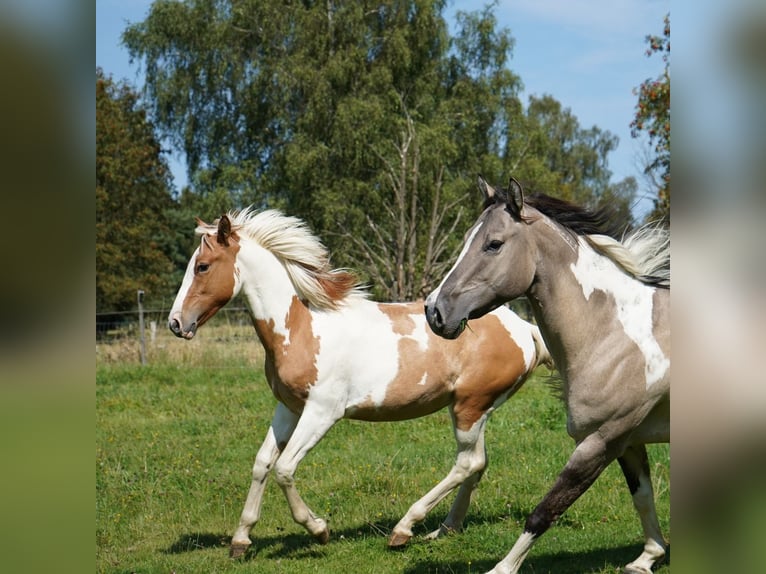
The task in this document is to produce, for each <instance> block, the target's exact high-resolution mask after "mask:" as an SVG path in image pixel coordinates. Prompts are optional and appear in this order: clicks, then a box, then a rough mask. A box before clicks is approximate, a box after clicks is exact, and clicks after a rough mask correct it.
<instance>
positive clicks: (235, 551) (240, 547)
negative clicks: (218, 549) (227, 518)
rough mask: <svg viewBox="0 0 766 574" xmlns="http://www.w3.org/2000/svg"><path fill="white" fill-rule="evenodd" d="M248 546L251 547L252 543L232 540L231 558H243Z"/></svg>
mask: <svg viewBox="0 0 766 574" xmlns="http://www.w3.org/2000/svg"><path fill="white" fill-rule="evenodd" d="M248 548H250V545H249V544H245V543H244V542H232V543H231V546H229V558H241V557H242V556H244V555H245V553H246V552H247V550H248Z"/></svg>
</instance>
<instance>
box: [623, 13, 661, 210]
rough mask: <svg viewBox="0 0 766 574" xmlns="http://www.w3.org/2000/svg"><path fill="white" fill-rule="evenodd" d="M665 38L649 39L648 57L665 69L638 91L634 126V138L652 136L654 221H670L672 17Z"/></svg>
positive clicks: (648, 170)
mask: <svg viewBox="0 0 766 574" xmlns="http://www.w3.org/2000/svg"><path fill="white" fill-rule="evenodd" d="M664 22H665V27H664V29H663V34H662V36H652V35H650V36H647V37H646V42H647V44H649V48H648V49H647V50H646V55H647V56H652V55H654V54H661V55H662V61H663V62H664V64H665V68H664V70H663V71H662V73H661V74H660V76H659V77H658V78H656V79H654V80H650V79H647V80H645V81H644V82H643V83H642V84H641V86H640V87H639V88H637V89H636V90H635V93H636V94H637V95H638V103H637V104H636V115H635V118H634V119H633V121H632V122H631V124H630V127H631V132H632V135H633V137H638V136H639V134H640V133H642V132H643V133H646V134H647V135H648V136H649V143H650V145H652V146H653V148H654V157H653V158H652V159H651V160H650V161H649V162H648V164H647V166H646V168H645V172H646V173H647V174H648V175H649V177H650V179H651V180H652V181H654V182H655V184H654V186H655V187H656V193H657V199H656V200H655V207H654V211H653V213H652V214H651V216H650V217H652V218H658V219H666V220H669V219H670V14H667V15H666V16H665V21H664Z"/></svg>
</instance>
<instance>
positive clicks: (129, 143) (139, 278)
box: [96, 69, 188, 311]
mask: <svg viewBox="0 0 766 574" xmlns="http://www.w3.org/2000/svg"><path fill="white" fill-rule="evenodd" d="M96 150H97V151H96V309H97V310H99V311H102V310H103V311H121V310H126V309H131V308H134V307H135V305H136V292H137V290H139V289H143V290H144V291H145V292H146V296H147V301H151V300H152V299H154V300H158V299H159V298H160V297H163V296H165V297H166V296H167V293H168V291H169V289H171V288H172V286H171V285H172V283H171V281H172V280H173V279H175V277H174V275H173V271H174V269H175V268H176V266H177V265H178V264H179V262H180V261H181V259H182V257H184V256H182V254H181V253H180V249H179V241H181V239H180V237H176V236H175V235H174V232H173V225H172V218H173V217H175V216H176V215H177V214H178V212H177V211H175V210H174V202H173V200H172V198H171V195H170V185H169V178H168V175H169V174H168V168H167V165H166V163H165V161H164V159H163V158H162V156H161V149H160V145H159V142H158V141H157V138H156V137H155V135H154V130H153V127H152V124H151V123H150V122H149V121H148V119H147V116H146V111H145V110H144V109H143V107H142V106H141V105H140V103H139V101H138V96H137V94H136V93H135V92H134V91H133V90H132V89H131V88H130V87H129V86H128V85H126V84H124V83H121V84H115V83H114V81H113V80H112V79H111V78H109V77H105V76H104V74H103V72H102V71H101V70H100V69H97V70H96ZM177 228H178V227H176V229H177ZM186 256H188V255H186ZM184 261H185V259H184Z"/></svg>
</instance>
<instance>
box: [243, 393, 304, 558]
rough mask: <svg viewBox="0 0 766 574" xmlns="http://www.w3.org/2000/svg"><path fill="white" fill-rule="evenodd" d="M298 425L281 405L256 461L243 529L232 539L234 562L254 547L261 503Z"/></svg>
mask: <svg viewBox="0 0 766 574" xmlns="http://www.w3.org/2000/svg"><path fill="white" fill-rule="evenodd" d="M297 422H298V417H297V415H295V414H293V413H291V412H290V411H289V410H288V409H287V408H286V407H285V406H284V405H283V404H282V403H279V404H278V405H277V409H276V411H275V412H274V418H273V419H272V422H271V426H270V427H269V432H268V433H267V434H266V439H265V440H264V441H263V444H262V445H261V448H260V449H258V454H257V455H256V457H255V463H254V464H253V479H252V482H251V483H250V490H249V492H248V493H247V500H246V501H245V507H244V508H243V509H242V514H241V515H240V518H239V525H238V526H237V529H236V531H235V532H234V536H232V538H231V546H230V548H229V555H230V556H231V557H232V558H238V557H239V556H242V555H243V554H244V553H245V552H246V551H247V549H248V548H249V547H250V544H251V541H250V530H251V529H252V528H253V526H254V525H255V523H256V522H258V519H259V518H260V516H261V500H262V499H263V491H264V489H265V487H266V479H267V478H268V476H269V471H270V470H271V468H272V467H273V466H274V462H275V461H276V460H277V458H278V457H279V453H280V450H281V449H282V448H283V447H284V445H285V444H286V443H287V441H288V440H289V438H290V435H291V434H292V432H293V430H294V429H295V425H296V423H297Z"/></svg>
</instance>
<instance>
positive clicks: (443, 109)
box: [123, 0, 613, 300]
mask: <svg viewBox="0 0 766 574" xmlns="http://www.w3.org/2000/svg"><path fill="white" fill-rule="evenodd" d="M445 4H446V3H445V2H444V0H382V1H381V0H378V1H373V0H362V1H350V0H325V1H324V2H300V3H295V2H290V3H284V2H277V1H276V0H242V1H239V2H236V3H234V2H229V1H226V0H190V1H188V2H183V3H182V2H177V1H174V0H157V1H156V2H155V3H154V4H153V5H152V8H151V10H150V12H149V14H148V15H147V18H146V20H144V21H143V22H140V23H137V24H133V25H131V26H129V27H128V28H127V29H126V31H125V33H124V35H123V41H124V43H125V45H126V46H127V48H128V51H129V52H130V54H131V58H133V59H134V60H135V59H140V60H141V61H143V62H144V67H145V73H146V82H147V84H146V88H147V90H146V93H147V96H148V101H149V102H151V106H152V116H153V117H154V118H156V121H157V126H158V128H159V129H160V130H161V133H162V134H163V135H164V136H166V137H168V138H169V140H170V141H171V142H173V143H174V144H175V145H177V146H178V147H179V148H180V149H183V150H184V151H185V153H186V155H187V157H188V158H189V169H190V181H192V182H193V188H194V189H193V191H192V193H194V194H196V195H198V196H200V197H201V198H204V201H201V202H200V205H204V206H213V205H220V206H221V208H222V209H221V210H223V209H228V208H231V207H241V206H244V205H247V204H255V205H256V206H257V207H261V206H266V205H269V206H274V207H281V208H284V209H285V210H287V211H289V212H290V213H291V214H293V215H297V216H300V217H302V218H304V219H305V220H307V221H308V222H309V224H310V225H311V227H312V228H313V229H314V231H315V232H317V234H318V235H320V236H321V237H322V239H323V240H324V241H325V242H326V243H327V246H328V247H329V248H330V251H331V252H332V253H333V258H334V262H335V263H336V264H338V265H343V266H349V267H353V268H355V269H357V270H359V271H361V274H362V275H363V279H365V280H367V281H368V282H369V283H371V284H372V285H373V288H374V294H375V296H376V297H379V298H381V299H387V300H401V299H413V298H416V297H420V296H422V295H424V294H425V293H426V292H428V290H429V289H430V288H432V287H433V286H434V284H435V283H436V281H438V280H439V279H440V278H441V276H442V275H443V272H444V271H445V265H447V264H448V263H449V262H451V261H452V260H453V259H454V256H455V255H456V253H455V251H456V250H457V249H458V248H459V246H460V235H461V233H458V232H462V231H463V230H464V229H465V227H466V226H467V225H468V223H469V221H470V220H469V218H467V217H465V216H466V205H471V206H476V207H475V209H477V210H478V207H479V202H478V201H473V198H474V197H476V192H475V190H474V189H473V188H474V186H475V181H476V175H477V173H482V174H484V175H485V176H486V177H488V178H490V179H493V180H495V181H502V180H507V179H508V176H509V175H511V173H513V175H516V176H517V177H518V176H521V178H522V179H523V178H525V177H526V175H527V174H528V175H529V176H530V177H531V178H532V179H533V180H534V181H536V182H540V183H545V184H550V187H546V188H545V190H546V191H549V192H552V193H556V190H557V187H558V186H561V185H566V186H568V188H567V189H569V188H571V190H574V191H573V192H572V193H575V192H576V193H577V194H579V195H578V197H586V196H587V197H588V198H589V199H590V196H588V190H591V193H592V194H597V195H599V196H600V195H603V194H604V193H605V190H604V189H603V188H604V185H603V182H602V180H603V178H604V177H606V180H607V181H608V178H609V174H608V170H606V168H605V166H606V154H607V153H608V152H609V151H611V149H612V147H610V145H611V146H613V144H611V143H610V142H612V139H610V138H611V137H612V136H610V135H609V134H608V133H602V132H600V131H598V130H596V131H593V132H590V131H588V130H580V129H579V126H577V124H576V120H575V121H574V123H573V124H572V122H571V121H570V124H572V125H573V126H574V129H573V130H570V132H571V133H569V134H568V135H567V138H568V139H566V145H567V146H569V147H567V149H562V150H560V153H559V156H560V158H559V159H556V160H555V161H545V160H540V161H539V163H538V164H535V163H533V161H532V158H533V155H532V154H533V152H530V153H529V155H528V156H527V159H526V160H525V161H523V162H520V163H519V161H518V159H519V158H518V156H517V154H518V153H521V148H520V147H519V145H516V144H519V142H520V141H521V144H520V145H522V147H523V141H522V140H524V138H525V137H526V138H527V139H528V140H530V141H533V142H534V143H535V145H536V146H537V148H531V149H534V151H535V153H536V151H537V150H538V149H544V150H545V153H547V154H548V156H550V157H551V158H552V157H553V156H554V155H555V154H554V148H555V147H556V146H557V145H559V144H560V141H559V140H555V139H551V138H552V136H551V133H552V132H555V130H549V129H548V128H550V127H551V126H552V122H553V121H554V120H555V119H556V118H558V117H561V116H562V112H561V110H560V105H559V110H558V112H555V110H554V112H555V113H552V114H549V116H550V117H548V116H545V118H543V119H540V118H537V117H536V115H535V114H534V113H533V114H531V115H528V114H527V113H526V112H525V110H524V109H523V106H522V104H521V102H520V101H519V97H518V93H519V90H520V88H521V82H520V79H519V78H518V77H517V76H516V75H514V74H513V73H512V72H511V71H510V70H509V68H508V63H509V60H510V56H511V51H512V48H513V39H512V37H511V36H510V32H509V31H508V30H505V29H502V30H498V29H497V22H496V20H495V17H494V13H493V6H492V5H490V6H488V7H486V8H485V9H483V10H481V11H478V12H471V13H459V14H458V16H457V29H456V33H455V34H454V36H450V35H449V33H448V28H447V25H446V22H445V20H444V18H443V16H442V12H443V10H444V7H445ZM264 23H268V25H265V24H264ZM551 102H555V100H552V98H550V99H549V100H545V104H546V105H548V104H551V105H553V104H552V103H551ZM567 113H568V111H567ZM543 115H544V114H543ZM564 115H565V114H564ZM569 115H570V116H571V114H569ZM570 119H571V118H570ZM594 129H595V128H594ZM519 134H520V135H519ZM516 138H520V139H516ZM517 163H518V166H517V167H518V168H519V170H520V171H521V173H517V172H515V171H514V172H510V171H508V170H509V169H510V168H511V167H512V166H513V165H514V164H517ZM556 170H559V171H556ZM596 185H598V186H600V187H598V189H595V187H594V188H591V187H590V186H596ZM564 192H567V190H566V189H565V190H564ZM466 197H467V198H468V200H469V202H470V203H469V204H466ZM227 202H228V205H223V204H225V203H227ZM199 215H201V216H203V217H206V216H207V217H215V216H216V215H218V213H208V214H199ZM471 219H472V218H471Z"/></svg>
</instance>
